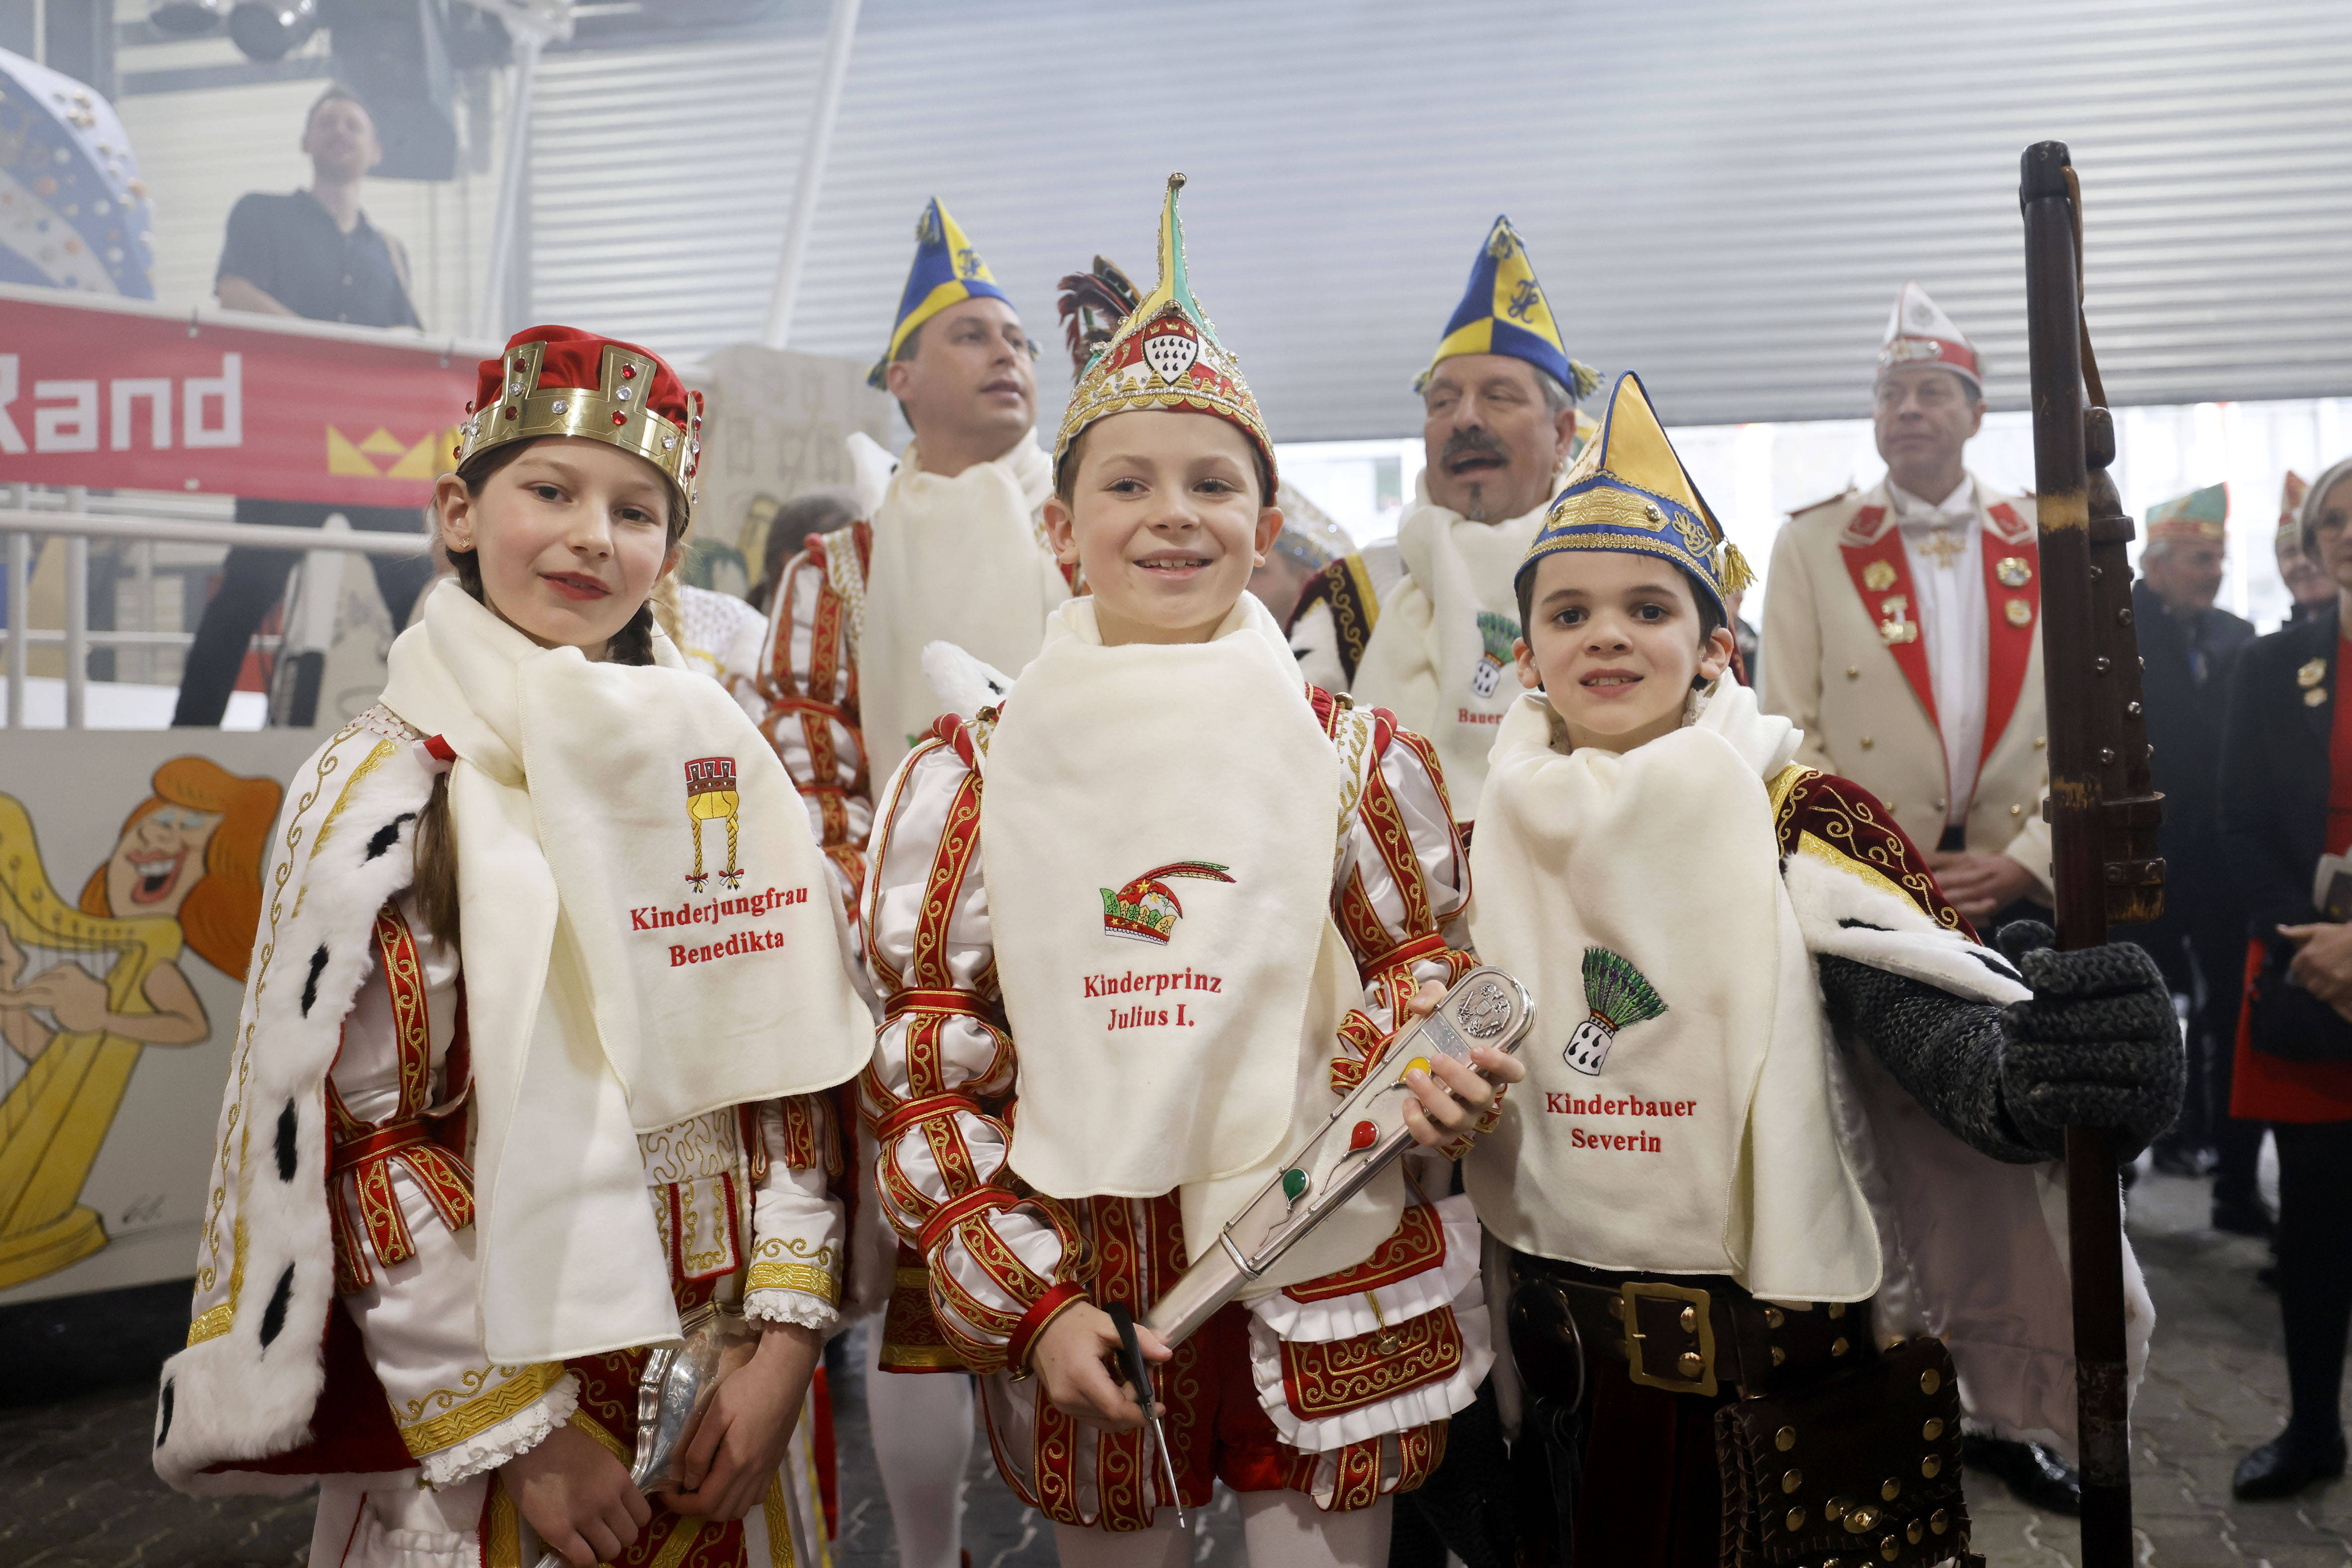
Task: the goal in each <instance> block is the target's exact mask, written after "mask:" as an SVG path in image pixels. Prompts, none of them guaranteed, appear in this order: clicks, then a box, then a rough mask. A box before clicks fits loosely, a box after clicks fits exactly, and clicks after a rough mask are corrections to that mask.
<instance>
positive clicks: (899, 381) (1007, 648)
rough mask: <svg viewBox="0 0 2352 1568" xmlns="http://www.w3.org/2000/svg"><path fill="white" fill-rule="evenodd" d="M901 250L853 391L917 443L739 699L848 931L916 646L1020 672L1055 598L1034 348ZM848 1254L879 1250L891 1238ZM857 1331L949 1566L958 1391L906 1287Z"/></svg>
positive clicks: (821, 550)
mask: <svg viewBox="0 0 2352 1568" xmlns="http://www.w3.org/2000/svg"><path fill="white" fill-rule="evenodd" d="M915 240H916V251H915V261H914V266H913V267H912V268H910V269H909V271H908V275H907V287H906V289H905V292H904V293H903V294H902V296H901V297H900V299H899V302H898V319H897V321H895V322H894V323H893V325H892V327H891V331H890V339H889V342H888V344H887V347H886V349H885V350H884V352H883V355H882V358H881V360H880V361H879V362H878V363H876V365H875V366H874V368H873V370H872V372H871V373H870V374H868V375H867V377H866V379H867V380H868V381H869V382H870V383H871V384H873V385H874V386H875V387H877V389H880V390H883V391H887V392H888V393H889V394H890V395H892V396H893V397H895V398H897V399H898V408H899V411H900V412H901V413H902V414H904V415H905V416H906V419H907V424H908V427H909V428H911V429H912V430H913V431H914V437H915V438H914V439H913V440H912V441H910V442H909V443H908V446H907V449H906V451H905V452H904V453H903V454H902V455H901V457H900V458H899V461H898V472H897V474H896V475H895V476H894V477H893V478H892V479H891V480H890V486H889V489H887V491H886V492H885V493H884V496H883V498H882V502H881V504H880V506H878V507H877V508H876V509H875V512H874V515H873V517H872V518H871V519H860V520H859V521H856V522H853V523H852V524H851V525H850V526H849V527H847V528H845V529H842V530H839V531H835V532H832V533H827V534H824V535H822V536H817V537H812V538H810V539H809V540H808V542H807V547H806V548H805V549H803V551H802V552H800V553H799V554H797V555H795V556H793V558H792V559H791V560H790V561H789V562H787V563H785V564H784V567H783V569H782V573H781V574H780V575H779V577H778V580H777V584H776V586H775V590H774V595H773V598H772V600H771V603H770V607H769V625H768V632H767V639H766V641H765V643H764V644H763V645H762V647H761V651H760V658H759V664H758V667H757V668H758V670H759V677H758V686H757V690H756V692H755V693H751V694H749V695H750V696H751V705H752V706H753V707H755V708H759V709H761V711H758V712H755V713H754V714H753V718H754V720H755V721H757V722H758V723H759V725H760V728H761V731H762V732H763V733H765V734H766V735H767V737H768V740H769V742H770V743H771V744H772V745H773V746H774V747H775V748H776V754H777V755H778V756H780V757H782V759H783V763H784V768H785V771H786V772H788V773H791V774H792V776H793V783H794V784H798V785H799V786H800V791H801V795H802V797H803V799H804V800H806V801H807V803H808V808H809V813H810V816H811V817H812V818H813V819H814V824H815V826H816V829H817V839H818V842H819V843H820V844H821V845H822V846H823V847H824V853H825V857H826V858H827V859H828V860H829V861H830V862H831V864H832V867H833V869H834V872H835V877H836V879H837V881H838V884H839V886H838V888H837V889H836V890H837V891H838V892H839V893H840V894H841V895H842V897H843V899H844V901H845V906H846V908H847V910H848V915H849V919H850V921H851V923H852V925H853V927H854V926H855V925H856V921H857V918H858V908H859V901H858V895H859V893H860V891H861V890H862V889H863V888H864V886H865V882H866V836H867V834H868V832H869V831H870V829H871V827H872V825H873V821H874V803H875V797H876V795H877V794H878V793H880V792H881V790H882V786H884V785H885V784H886V783H887V781H888V780H889V778H890V775H891V773H893V772H894V771H895V770H896V769H897V767H898V763H899V761H900V760H901V759H902V758H904V757H905V756H906V754H907V752H908V750H909V748H911V747H912V745H913V744H914V742H915V741H916V740H917V739H918V738H919V737H920V736H921V735H922V734H923V733H924V732H925V731H929V729H930V727H931V723H932V721H933V720H935V719H936V718H937V717H938V716H939V714H940V711H941V710H943V709H944V708H945V707H946V706H947V704H946V703H944V702H943V701H942V700H940V698H939V697H938V696H937V695H936V694H935V693H934V692H933V690H932V689H931V685H930V682H929V679H928V678H927V677H926V676H925V674H924V671H923V647H924V645H925V644H927V643H929V642H932V641H934V640H944V641H947V642H950V643H953V644H955V645H956V646H957V647H961V648H962V649H963V650H964V651H965V652H967V653H970V654H971V655H973V656H974V657H975V658H980V659H982V660H983V661H985V662H986V663H988V664H990V665H992V666H994V667H995V668H998V669H1000V670H1003V671H1006V672H1008V673H1018V672H1019V671H1020V669H1021V668H1022V667H1023V666H1024V665H1025V664H1027V663H1028V662H1029V660H1030V659H1031V658H1033V657H1034V656H1035V654H1036V652H1037V649H1038V647H1039V645H1040V644H1041V643H1042V642H1043V641H1044V639H1045V617H1046V616H1048V615H1049V614H1051V613H1052V611H1053V610H1054V608H1055V606H1056V605H1059V604H1061V603H1062V601H1064V600H1065V599H1066V598H1068V597H1069V596H1070V584H1069V580H1068V579H1067V578H1066V577H1065V576H1064V575H1063V574H1062V571H1061V568H1060V567H1059V566H1057V565H1056V564H1055V561H1054V555H1053V552H1052V550H1051V548H1050V547H1049V546H1048V545H1047V544H1046V543H1045V535H1044V532H1043V531H1042V523H1041V521H1040V516H1039V512H1040V509H1041V508H1042V507H1043V506H1044V504H1045V498H1046V497H1047V496H1049V495H1050V494H1052V493H1053V485H1054V476H1053V467H1052V465H1051V464H1050V463H1049V462H1048V461H1047V459H1046V457H1045V453H1044V452H1043V451H1041V450H1040V449H1039V448H1038V446H1037V441H1036V431H1035V426H1036V422H1037V378H1036V373H1035V371H1034V368H1033V362H1034V360H1035V358H1036V354H1037V346H1036V344H1035V343H1034V342H1031V341H1030V337H1029V334H1028V332H1027V331H1024V329H1023V327H1022V325H1021V318H1020V315H1019V314H1018V313H1017V312H1016V311H1014V310H1013V304H1012V301H1011V300H1008V299H1007V298H1006V297H1005V294H1004V291H1003V289H1001V288H999V287H998V286H997V284H996V280H995V279H994V278H992V276H991V275H990V273H989V270H988V267H987V264H986V263H985V262H983V261H982V259H981V258H980V254H979V252H978V251H976V250H974V249H973V248H972V246H971V241H970V240H969V239H967V238H966V237H965V236H964V232H963V230H962V229H961V227H960V226H958V225H957V223H956V221H955V219H954V217H953V216H950V214H949V212H948V210H947V208H946V207H944V206H942V205H940V203H939V202H938V201H937V200H936V199H934V200H933V201H932V202H931V203H930V204H929V205H928V206H926V207H925V208H924V209H923V215H922V216H921V218H920V219H919V220H918V222H917V223H916V226H915ZM870 1147H871V1146H870V1145H868V1146H867V1148H868V1152H867V1154H866V1155H865V1156H864V1158H865V1159H866V1163H867V1164H868V1166H869V1167H870V1165H871V1152H870ZM867 1212H868V1213H869V1214H871V1213H873V1212H875V1211H873V1210H871V1209H869V1210H868V1211H867ZM860 1242H861V1245H878V1246H881V1247H889V1246H890V1245H891V1242H890V1240H889V1236H888V1231H887V1227H877V1230H875V1231H873V1232H869V1233H868V1234H867V1235H866V1236H864V1237H861V1238H860ZM898 1265H899V1273H898V1277H899V1278H900V1279H904V1278H907V1277H908V1270H912V1271H913V1278H915V1279H918V1280H919V1279H921V1268H922V1258H921V1257H920V1256H919V1254H917V1253H915V1252H914V1251H913V1250H912V1249H901V1250H900V1252H899V1256H898ZM867 1334H868V1339H869V1341H870V1342H872V1344H873V1345H874V1346H875V1351H876V1353H877V1356H878V1363H869V1366H872V1365H876V1364H878V1366H879V1368H880V1369H882V1370H885V1371H888V1372H896V1373H937V1374H940V1375H930V1376H904V1377H872V1378H869V1379H867V1381H866V1399H867V1401H868V1403H869V1405H871V1406H872V1409H873V1415H874V1436H875V1445H876V1458H877V1461H878V1464H879V1468H880V1470H881V1472H882V1480H883V1489H884V1490H885V1492H886V1493H887V1495H888V1497H889V1500H890V1507H891V1516H892V1519H893V1521H895V1523H896V1526H897V1531H898V1551H899V1561H900V1563H902V1564H904V1565H905V1568H955V1564H956V1563H957V1562H958V1558H959V1553H960V1550H961V1543H960V1534H961V1514H962V1500H961V1484H962V1476H963V1470H964V1465H965V1461H966V1460H967V1459H968V1458H970V1456H971V1434H972V1405H971V1380H970V1379H969V1378H968V1377H967V1376H965V1375H964V1367H963V1363H961V1361H960V1360H959V1359H958V1358H957V1356H956V1353H955V1352H954V1351H952V1350H951V1349H950V1348H949V1346H948V1345H947V1343H946V1342H945V1341H944V1340H943V1339H942V1338H941V1337H940V1331H939V1329H938V1327H937V1325H936V1324H935V1323H934V1322H933V1321H932V1318H931V1312H930V1305H929V1300H928V1299H927V1298H926V1296H925V1293H924V1289H923V1288H922V1286H921V1285H919V1284H917V1285H915V1286H914V1287H912V1288H911V1289H904V1290H900V1291H898V1292H897V1294H896V1295H895V1296H894V1298H893V1300H891V1302H890V1305H889V1307H888V1309H887V1313H886V1314H885V1315H882V1316H877V1317H876V1318H874V1319H872V1320H870V1321H869V1322H868V1325H867Z"/></svg>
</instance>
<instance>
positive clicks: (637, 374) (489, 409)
mask: <svg viewBox="0 0 2352 1568" xmlns="http://www.w3.org/2000/svg"><path fill="white" fill-rule="evenodd" d="M466 415H467V417H466V423H465V425H464V426H463V427H462V428H461V431H460V442H459V446H458V448H457V457H458V466H459V467H460V468H463V467H464V466H465V464H466V463H467V461H469V460H470V459H472V458H475V457H476V456H478V455H479V454H480V453H482V452H484V451H487V450H488V449H490V448H492V447H500V446H504V445H506V444H508V443H509V442H513V441H519V440H527V439H535V438H537V437H542V436H572V437H581V438H583V439H588V440H597V441H603V442H604V443H606V444H607V445H609V446H614V447H620V448H621V449H622V450H623V451H625V452H628V453H631V454H632V455H634V456H636V457H639V458H644V459H646V461H647V462H649V463H651V464H653V465H654V467H656V468H659V469H660V470H661V471H662V477H663V478H665V479H668V480H669V481H670V484H671V485H672V487H673V488H674V489H676V490H677V498H678V500H679V503H680V506H681V509H682V510H681V513H680V521H681V523H682V522H683V521H684V515H685V511H686V510H690V509H691V508H692V505H693V501H694V496H695V491H696V489H697V487H696V485H695V483H694V476H695V472H696V470H697V469H698V468H699V467H700V466H701V455H702V395H701V394H700V393H698V392H690V391H688V389H687V387H686V384H684V383H683V382H681V381H679V380H678V378H677V373H676V372H675V371H673V370H671V369H670V367H669V365H668V364H667V362H665V361H664V360H663V359H662V357H661V356H660V355H659V354H656V353H654V352H653V351H652V350H650V349H644V348H640V347H638V346H637V345H636V344H635V343H630V342H622V341H621V340H620V339H618V338H607V337H600V336H598V335H597V334H596V333H594V332H583V331H580V330H579V329H578V328H576V327H561V326H541V327H527V328H525V329H524V330H523V331H520V332H517V333H516V334H515V335H514V336H513V337H511V338H509V339H508V340H507V346H506V351H505V352H504V353H502V354H500V355H499V357H498V358H497V359H486V360H484V361H482V362H481V365H480V370H479V374H478V378H477V382H476V387H475V394H474V401H473V402H472V403H471V404H470V405H467V410H466Z"/></svg>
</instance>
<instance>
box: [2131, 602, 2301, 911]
mask: <svg viewBox="0 0 2352 1568" xmlns="http://www.w3.org/2000/svg"><path fill="white" fill-rule="evenodd" d="M2336 647H2337V637H2336V610H2335V609H2334V607H2332V606H2331V607H2330V608H2328V609H2327V610H2326V612H2325V613H2323V614H2321V615H2318V616H2314V617H2312V618H2311V619H2310V620H2307V621H2298V622H2296V623H2295V624H2294V625H2293V626H2287V627H2286V628H2284V630H2281V631H2275V632H2272V633H2270V634H2269V635H2268V636H2266V637H2256V638H2255V639H2254V640H2253V641H2252V642H2251V643H2248V644H2247V645H2246V646H2245V647H2243V648H2242V649H2241V650H2240V651H2239V653H2238V656H2237V659H2236V663H2235V668H2233V670H2232V671H2231V681H2230V702H2229V710H2228V715H2227V718H2226V719H2225V720H2224V721H2223V724H2222V731H2221V847H2222V850H2223V852H2224V854H2226V855H2227V856H2228V858H2229V863H2230V866H2231V870H2232V871H2233V873H2234V874H2235V876H2236V878H2237V881H2238V888H2239V891H2240V893H2241V895H2242V897H2243V899H2244V901H2245V907H2246V915H2247V921H2248V929H2249V931H2251V932H2252V934H2254V935H2257V936H2263V937H2267V936H2268V935H2269V934H2270V933H2271V928H2272V927H2273V926H2274V925H2276V924H2278V923H2280V922H2282V921H2284V922H2287V923H2295V922H2299V921H2308V920H2312V919H2315V911H2314V910H2313V909H2312V906H2311V879H2312V873H2313V872H2314V870H2315V869H2316V868H2317V866H2318V862H2319V857H2320V854H2321V853H2322V851H2324V850H2325V849H2326V847H2327V786H2328V763H2327V744H2328V737H2329V734H2330V732H2331V731H2332V729H2333V726H2334V724H2335V722H2336V698H2337V697H2338V696H2339V695H2340V694H2339V693H2338V691H2337V690H2336V679H2337V676H2338V674H2339V673H2340V672H2339V671H2338V670H2337V669H2336ZM2153 662H2154V661H2153V660H2151V661H2150V663H2151V666H2152V665H2153ZM2313 667H2316V668H2317V672H2318V673H2317V677H2316V679H2308V678H2305V677H2303V676H2302V674H2301V672H2302V671H2304V670H2305V669H2307V668H2313ZM2313 692H2317V693H2319V694H2320V695H2319V700H2318V701H2316V702H2312V701H2310V700H2308V699H2309V697H2310V695H2311V694H2312V693H2313ZM2159 754H2160V753H2159Z"/></svg>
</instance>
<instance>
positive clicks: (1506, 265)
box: [1412, 216, 1601, 399]
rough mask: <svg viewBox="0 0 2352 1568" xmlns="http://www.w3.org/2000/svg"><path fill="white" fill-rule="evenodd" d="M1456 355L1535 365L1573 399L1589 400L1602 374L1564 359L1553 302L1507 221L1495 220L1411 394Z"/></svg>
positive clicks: (1526, 252)
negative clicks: (1505, 358)
mask: <svg viewBox="0 0 2352 1568" xmlns="http://www.w3.org/2000/svg"><path fill="white" fill-rule="evenodd" d="M1456 354H1507V355H1509V356H1510V357H1511V358H1513V359H1521V360H1525V361H1527V362H1528V363H1529V364H1531V365H1533V366H1535V367H1536V368H1537V369H1538V370H1539V371H1541V372H1543V373H1544V374H1546V375H1548V376H1549V377H1551V378H1552V379H1553V380H1554V381H1556V382H1558V383H1559V384H1560V385H1562V386H1564V387H1566V388H1567V389H1568V391H1569V395H1570V396H1571V397H1572V398H1578V399H1581V398H1586V397H1590V396H1591V395H1592V394H1593V391H1594V389H1595V388H1597V387H1598V386H1600V384H1601V373H1600V372H1598V371H1596V370H1593V369H1592V368H1591V367H1590V366H1588V365H1581V364H1579V363H1576V361H1574V360H1572V359H1570V358H1569V357H1568V350H1567V349H1566V348H1564V347H1562V346H1561V344H1560V341H1559V323H1558V322H1557V321H1554V320H1553V319H1552V313H1551V301H1550V300H1548V299H1546V298H1545V297H1544V291H1543V285H1542V284H1541V283H1538V282H1537V281H1536V268H1535V263H1534V262H1533V261H1531V260H1530V259H1528V247H1527V242H1526V241H1525V240H1523V239H1521V238H1520V237H1519V231H1518V230H1517V229H1515V228H1513V227H1512V226H1511V220H1510V219H1509V218H1508V217H1507V216H1496V219H1495V226H1494V227H1493V228H1490V229H1488V230H1487V231H1486V244H1485V245H1483V246H1481V247H1479V250H1478V258H1477V259H1476V260H1475V261H1473V262H1472V263H1471V264H1470V283H1469V286H1468V287H1467V288H1466V289H1464V290H1463V292H1462V303H1460V304H1459V305H1456V306H1454V315H1453V317H1452V319H1450V320H1449V321H1447V322H1446V323H1445V335H1444V337H1442V338H1440V339H1439V340H1438V343H1437V353H1434V354H1433V355H1432V356H1430V361H1429V368H1428V369H1426V370H1424V371H1423V372H1422V373H1421V374H1419V375H1417V376H1415V377H1413V382H1412V389H1413V390H1414V391H1415V392H1419V391H1420V390H1421V389H1422V388H1423V387H1424V386H1426V385H1427V384H1429V378H1430V377H1431V376H1432V375H1434V374H1436V373H1437V367H1438V366H1439V365H1441V364H1443V363H1445V362H1446V361H1447V360H1450V359H1452V358H1453V357H1454V355H1456Z"/></svg>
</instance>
